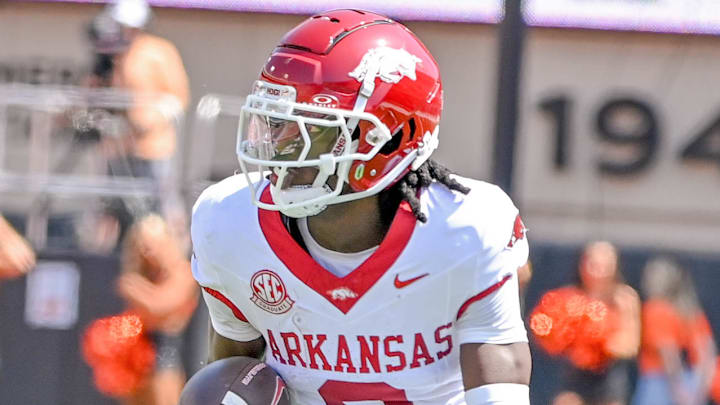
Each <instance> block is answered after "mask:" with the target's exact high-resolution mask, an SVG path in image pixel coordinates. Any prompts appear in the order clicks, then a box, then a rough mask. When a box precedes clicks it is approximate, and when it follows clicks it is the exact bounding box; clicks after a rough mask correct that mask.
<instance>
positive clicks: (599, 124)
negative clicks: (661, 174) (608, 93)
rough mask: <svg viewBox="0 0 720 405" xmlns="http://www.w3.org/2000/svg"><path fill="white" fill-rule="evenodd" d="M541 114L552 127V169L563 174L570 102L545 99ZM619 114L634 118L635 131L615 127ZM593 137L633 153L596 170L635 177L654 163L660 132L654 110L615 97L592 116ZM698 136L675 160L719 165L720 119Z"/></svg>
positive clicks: (604, 158)
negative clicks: (549, 121)
mask: <svg viewBox="0 0 720 405" xmlns="http://www.w3.org/2000/svg"><path fill="white" fill-rule="evenodd" d="M539 107H540V110H541V111H543V112H545V113H547V114H548V115H549V117H550V118H551V119H552V121H553V124H554V130H555V131H554V132H555V133H554V136H555V148H554V156H553V162H554V165H555V168H556V169H558V170H564V169H566V168H567V167H568V166H569V162H568V152H569V151H568V143H569V141H570V139H569V137H570V134H569V124H568V123H569V121H570V115H571V114H572V111H573V101H572V100H571V99H570V97H568V96H567V95H557V96H552V97H548V98H545V99H543V100H541V101H540V103H539ZM620 114H627V115H631V116H633V117H634V118H635V119H634V120H633V121H634V122H636V124H635V125H634V128H627V127H622V128H621V127H620V126H618V125H616V121H617V120H618V119H619V116H620ZM593 120H594V134H595V135H596V136H597V137H598V139H599V140H600V141H602V142H603V143H607V144H609V145H612V146H617V147H624V148H626V149H630V150H632V152H631V153H630V154H629V155H627V156H623V158H621V159H617V158H616V159H610V158H608V157H607V156H602V157H600V160H599V161H598V163H597V167H598V170H599V171H600V172H601V173H603V174H608V175H627V174H636V173H639V172H641V171H643V170H645V169H647V168H648V167H649V166H650V164H651V163H652V162H653V161H654V160H655V158H656V155H657V151H658V149H659V147H660V142H661V139H662V128H661V127H660V123H659V122H658V119H657V115H656V113H655V110H654V109H653V108H652V107H651V106H650V104H649V103H647V102H645V101H643V100H640V99H638V98H635V97H629V96H627V97H616V98H611V99H609V100H607V101H606V102H604V103H603V104H602V105H601V106H600V108H599V109H598V110H597V112H596V113H595V116H594V117H593ZM702 128H703V129H702V130H701V131H700V132H699V133H695V134H691V136H690V137H689V138H688V139H689V140H688V141H687V142H686V143H685V144H684V145H683V147H682V148H681V150H680V151H678V158H679V159H681V160H683V161H685V160H697V161H710V162H715V163H720V115H717V116H715V117H714V118H713V119H712V120H711V121H710V122H709V123H708V124H706V125H704V126H703V127H702Z"/></svg>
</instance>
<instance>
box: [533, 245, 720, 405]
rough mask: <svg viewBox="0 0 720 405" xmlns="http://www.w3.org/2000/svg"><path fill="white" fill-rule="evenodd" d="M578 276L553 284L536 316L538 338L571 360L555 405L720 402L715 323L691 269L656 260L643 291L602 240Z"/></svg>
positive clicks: (589, 249)
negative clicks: (632, 282) (557, 285)
mask: <svg viewBox="0 0 720 405" xmlns="http://www.w3.org/2000/svg"><path fill="white" fill-rule="evenodd" d="M576 280H577V281H576V282H575V283H574V284H572V285H567V286H562V287H560V288H556V289H553V290H550V291H547V292H546V293H545V294H544V295H543V296H542V298H541V299H540V301H539V303H538V304H537V306H536V307H535V308H534V309H533V310H532V312H531V313H530V315H529V325H530V330H531V333H532V335H533V338H534V341H535V343H537V345H538V346H539V347H540V348H541V350H543V351H545V352H546V353H548V354H550V355H552V356H554V357H556V358H557V360H558V362H560V363H561V364H562V366H563V367H562V369H563V375H562V383H561V390H560V392H558V393H557V395H556V396H555V398H554V399H553V402H552V403H553V405H624V404H632V405H701V404H702V405H705V404H707V403H708V402H709V401H710V400H711V399H712V400H714V403H720V398H719V397H718V396H717V394H718V389H719V388H720V387H718V383H719V382H720V381H718V379H716V364H717V361H716V354H717V353H716V346H715V341H714V338H713V334H712V329H711V327H710V324H709V322H708V319H707V317H706V315H705V313H704V311H703V308H702V306H701V305H700V302H699V300H698V297H697V294H696V292H695V287H694V285H693V280H692V278H691V276H690V273H689V272H688V271H687V270H686V269H684V268H683V267H681V266H680V265H679V264H678V263H677V262H676V261H675V260H674V259H673V258H671V257H670V256H658V257H656V258H653V259H651V260H650V261H648V263H647V264H646V266H645V268H644V269H643V272H642V281H641V285H640V293H639V294H638V292H636V291H635V290H634V289H633V288H632V287H630V286H629V285H628V284H626V282H625V281H624V279H623V276H622V274H621V271H620V266H619V260H618V251H617V249H616V247H615V246H613V245H612V244H611V243H610V242H607V241H597V242H592V243H590V244H588V245H587V246H586V247H585V248H584V250H583V251H582V254H581V256H580V260H579V265H578V269H577V277H576ZM641 297H642V298H641ZM634 376H637V378H635V379H634V378H633V377H634Z"/></svg>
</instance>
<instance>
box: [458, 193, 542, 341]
mask: <svg viewBox="0 0 720 405" xmlns="http://www.w3.org/2000/svg"><path fill="white" fill-rule="evenodd" d="M488 199H490V200H492V201H493V203H492V206H491V207H489V209H490V210H491V211H490V212H491V213H492V215H490V216H489V219H488V220H487V222H486V225H485V226H484V228H482V235H481V239H482V241H483V246H482V248H481V252H480V253H479V254H478V256H477V262H476V265H475V269H473V272H474V273H473V275H472V284H470V285H472V289H471V290H470V291H469V295H470V296H469V298H467V299H466V300H465V301H464V302H463V304H462V305H461V306H460V308H459V310H458V313H457V322H456V330H457V333H458V339H459V342H460V344H462V343H493V344H508V343H517V342H527V341H528V338H527V331H526V329H525V324H524V322H523V319H522V314H521V309H520V295H519V286H518V278H517V269H518V268H519V267H520V266H522V265H524V264H525V263H527V260H528V253H529V245H528V240H527V236H526V233H527V229H526V228H525V224H524V223H523V221H522V218H521V217H520V214H519V212H518V209H517V208H516V207H515V205H514V204H513V203H512V201H511V200H510V198H509V197H508V196H507V195H506V194H505V193H504V192H502V191H501V190H500V189H499V188H496V189H495V193H493V194H492V195H490V196H488Z"/></svg>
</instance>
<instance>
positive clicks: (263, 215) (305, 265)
mask: <svg viewBox="0 0 720 405" xmlns="http://www.w3.org/2000/svg"><path fill="white" fill-rule="evenodd" d="M260 201H262V202H265V203H272V197H271V195H270V187H269V186H268V187H266V188H265V190H263V192H262V195H261V197H260ZM258 219H259V221H260V228H261V229H262V232H263V234H264V235H265V239H266V240H267V242H268V244H269V245H270V248H271V249H272V250H273V252H275V255H276V256H277V257H278V259H280V261H282V262H283V264H285V266H286V267H287V268H288V270H290V272H292V273H293V274H294V275H295V277H297V278H298V279H300V280H301V281H302V282H303V283H305V284H306V285H307V286H308V287H310V288H312V289H313V290H315V292H317V293H318V294H320V295H322V296H323V297H325V299H327V300H328V301H330V303H331V304H333V305H335V307H337V309H339V310H340V311H341V312H342V313H344V314H347V313H348V312H349V311H350V309H352V307H353V306H354V305H355V303H356V302H358V301H359V300H360V298H362V296H363V295H365V293H366V292H367V291H368V290H369V289H370V288H371V287H372V286H373V285H375V283H376V282H377V281H378V280H379V279H380V278H381V277H382V276H383V274H385V273H386V272H387V270H388V269H389V268H390V266H392V265H393V263H395V261H396V260H397V258H398V257H399V256H400V254H401V253H402V251H403V250H404V249H405V246H407V244H408V241H409V240H410V237H411V236H412V233H413V231H414V229H415V224H416V222H417V220H416V218H415V215H413V213H412V210H411V209H410V205H409V204H408V203H407V202H406V201H403V202H402V203H400V206H399V207H398V210H397V213H396V214H395V218H394V219H393V222H392V224H391V225H390V229H389V230H388V233H387V235H385V238H384V239H383V241H382V243H380V246H379V247H378V249H377V250H376V251H375V252H374V253H373V254H372V255H371V256H370V257H369V258H368V259H367V260H366V261H365V262H363V264H361V265H360V267H358V268H357V269H355V270H353V271H352V272H351V273H350V274H348V275H347V276H345V277H337V276H336V275H334V274H332V273H331V272H329V271H328V270H326V269H325V268H323V267H322V266H320V265H319V264H318V263H317V262H316V261H315V260H314V259H313V258H312V257H311V256H310V255H309V254H308V253H307V252H306V251H305V250H304V249H303V248H302V247H300V245H299V244H298V243H297V242H296V241H295V240H294V239H293V237H292V236H291V235H290V233H289V232H288V230H287V229H286V228H285V225H284V224H283V221H282V217H281V216H280V212H279V211H270V210H264V209H260V208H258Z"/></svg>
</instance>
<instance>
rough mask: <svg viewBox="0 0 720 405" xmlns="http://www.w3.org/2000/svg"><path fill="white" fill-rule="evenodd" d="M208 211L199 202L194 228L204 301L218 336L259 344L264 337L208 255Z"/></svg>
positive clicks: (197, 270) (194, 271)
mask: <svg viewBox="0 0 720 405" xmlns="http://www.w3.org/2000/svg"><path fill="white" fill-rule="evenodd" d="M201 199H202V196H201ZM205 208H207V207H205ZM205 208H203V203H202V202H201V201H200V200H199V201H198V203H197V204H196V205H195V208H194V209H193V218H192V225H191V228H190V233H191V237H192V243H193V255H192V260H191V265H192V274H193V277H194V278H195V280H196V281H197V282H198V284H200V286H201V287H202V292H203V298H204V300H205V304H206V305H207V308H208V312H209V313H210V322H211V323H212V326H213V329H215V331H216V332H217V333H218V334H220V335H222V336H224V337H226V338H228V339H232V340H235V341H238V342H247V341H250V340H255V339H257V338H258V337H260V336H261V333H260V332H258V331H257V329H255V328H254V327H253V326H252V325H251V324H250V322H248V319H247V317H245V315H244V314H243V313H242V311H241V310H240V309H239V308H238V307H237V305H235V303H234V302H233V301H232V300H231V298H229V297H230V296H229V295H228V294H227V293H226V289H225V286H224V285H223V282H222V279H221V277H220V271H219V269H218V268H217V266H216V265H214V264H213V263H212V262H211V260H210V258H211V255H210V254H209V253H208V252H207V250H208V249H207V246H206V245H207V241H206V237H205V232H204V228H205V226H206V225H207V224H206V223H205V221H206V218H205V217H204V214H205V213H203V212H202V211H203V210H204V209H205Z"/></svg>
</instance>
